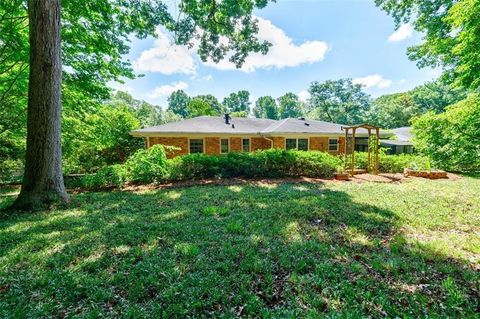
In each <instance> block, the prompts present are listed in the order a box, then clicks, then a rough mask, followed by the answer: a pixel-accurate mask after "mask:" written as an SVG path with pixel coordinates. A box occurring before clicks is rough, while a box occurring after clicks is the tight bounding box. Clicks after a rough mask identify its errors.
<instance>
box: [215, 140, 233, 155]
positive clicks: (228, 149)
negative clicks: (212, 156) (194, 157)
mask: <svg viewBox="0 0 480 319" xmlns="http://www.w3.org/2000/svg"><path fill="white" fill-rule="evenodd" d="M222 140H227V142H228V145H227V151H226V152H225V153H222ZM218 144H219V148H220V149H219V153H220V154H228V153H230V138H228V137H220V138H219V143H218Z"/></svg>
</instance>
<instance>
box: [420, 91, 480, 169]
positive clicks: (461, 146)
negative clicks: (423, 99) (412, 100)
mask: <svg viewBox="0 0 480 319" xmlns="http://www.w3.org/2000/svg"><path fill="white" fill-rule="evenodd" d="M479 127H480V97H479V95H478V94H472V95H471V96H469V97H468V98H466V99H465V100H462V101H460V102H458V103H456V104H454V105H451V106H449V107H447V108H446V110H445V112H444V113H440V114H435V112H433V111H429V112H427V113H426V114H424V115H423V116H420V117H418V118H416V119H414V120H413V129H414V130H413V132H414V134H415V146H416V148H417V149H418V150H419V151H420V152H422V153H424V154H426V155H428V156H429V157H430V158H432V160H433V161H434V162H435V164H436V165H437V166H438V167H441V168H445V169H449V170H459V171H478V170H480V130H479V129H478V128H479Z"/></svg>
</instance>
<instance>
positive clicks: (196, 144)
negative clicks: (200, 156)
mask: <svg viewBox="0 0 480 319" xmlns="http://www.w3.org/2000/svg"><path fill="white" fill-rule="evenodd" d="M189 148H190V154H195V153H203V139H201V138H198V139H190V146H189Z"/></svg>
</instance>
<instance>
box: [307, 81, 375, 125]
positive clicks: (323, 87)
mask: <svg viewBox="0 0 480 319" xmlns="http://www.w3.org/2000/svg"><path fill="white" fill-rule="evenodd" d="M309 93H310V100H309V102H310V110H309V111H310V116H311V117H313V118H314V119H318V120H322V121H329V122H335V123H342V124H358V123H360V122H362V121H363V120H364V119H365V117H366V114H367V112H368V110H369V107H370V96H369V95H368V94H366V93H365V92H363V91H362V85H361V84H354V83H353V82H352V80H351V79H340V80H328V81H325V82H323V83H319V82H312V84H310V88H309Z"/></svg>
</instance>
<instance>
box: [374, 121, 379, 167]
mask: <svg viewBox="0 0 480 319" xmlns="http://www.w3.org/2000/svg"><path fill="white" fill-rule="evenodd" d="M375 133H376V139H375V175H378V148H379V142H380V129H379V128H378V127H376V128H375Z"/></svg>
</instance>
